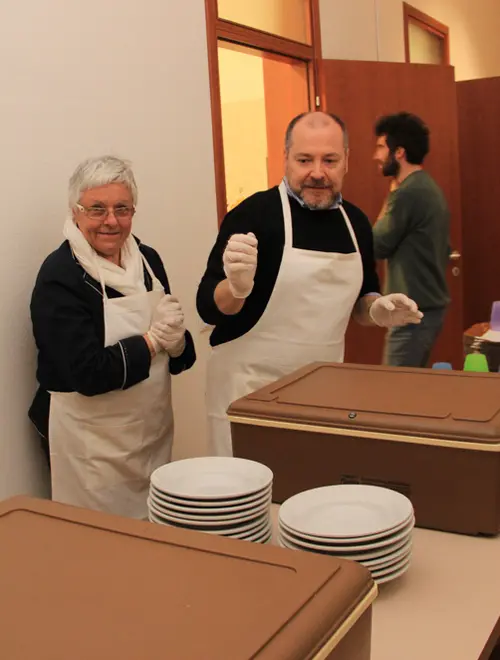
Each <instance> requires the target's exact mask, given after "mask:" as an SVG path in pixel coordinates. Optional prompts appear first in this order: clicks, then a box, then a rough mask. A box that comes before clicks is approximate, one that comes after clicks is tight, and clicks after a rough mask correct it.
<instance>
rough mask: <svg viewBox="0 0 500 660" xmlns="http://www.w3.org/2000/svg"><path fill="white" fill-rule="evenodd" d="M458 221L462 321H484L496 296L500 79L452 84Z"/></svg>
mask: <svg viewBox="0 0 500 660" xmlns="http://www.w3.org/2000/svg"><path fill="white" fill-rule="evenodd" d="M457 91H458V124H459V138H460V168H461V181H462V214H463V218H462V224H463V236H464V246H463V248H464V268H465V277H464V310H465V312H464V320H465V324H466V327H470V326H471V325H473V324H474V323H479V322H483V321H488V320H489V318H490V312H491V304H492V302H493V301H494V300H500V259H499V254H500V222H499V219H500V218H499V215H500V212H499V211H498V208H499V205H500V202H499V200H500V176H499V174H498V166H497V163H498V154H499V153H500V110H499V108H500V77H498V78H483V79H480V80H466V81H463V82H458V83H457Z"/></svg>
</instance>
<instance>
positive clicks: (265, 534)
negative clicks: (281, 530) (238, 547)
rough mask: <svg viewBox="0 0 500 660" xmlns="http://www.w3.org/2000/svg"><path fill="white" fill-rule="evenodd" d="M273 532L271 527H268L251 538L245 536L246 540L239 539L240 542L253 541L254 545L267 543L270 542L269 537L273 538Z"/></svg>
mask: <svg viewBox="0 0 500 660" xmlns="http://www.w3.org/2000/svg"><path fill="white" fill-rule="evenodd" d="M272 533H273V530H272V527H271V525H267V527H265V528H264V529H263V530H261V531H260V532H257V533H256V534H252V535H251V536H245V538H240V539H238V540H239V541H252V542H253V543H265V542H267V541H268V540H269V537H270V536H272Z"/></svg>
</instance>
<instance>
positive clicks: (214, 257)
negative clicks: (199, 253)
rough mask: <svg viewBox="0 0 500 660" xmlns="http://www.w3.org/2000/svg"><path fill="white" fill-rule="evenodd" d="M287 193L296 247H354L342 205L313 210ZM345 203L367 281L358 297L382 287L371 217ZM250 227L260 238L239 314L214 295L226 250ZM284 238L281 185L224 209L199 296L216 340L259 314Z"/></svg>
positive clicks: (233, 335) (241, 330)
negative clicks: (249, 288) (224, 307)
mask: <svg viewBox="0 0 500 660" xmlns="http://www.w3.org/2000/svg"><path fill="white" fill-rule="evenodd" d="M289 199H290V208H291V212H292V225H293V245H294V247H296V248H300V249H303V250H318V251H322V252H342V253H344V254H349V253H351V252H354V249H355V248H354V243H353V241H352V239H351V236H350V234H349V230H348V228H347V225H346V223H345V222H344V218H343V216H342V213H341V211H340V209H333V210H330V211H311V210H310V209H307V208H304V207H302V206H301V205H300V204H299V203H298V202H297V200H295V199H294V198H293V197H289ZM343 206H344V209H345V211H346V213H347V215H348V216H349V220H350V222H351V225H352V227H353V230H354V233H355V235H356V240H357V242H358V246H359V251H360V253H361V259H362V262H363V284H362V286H361V289H360V292H359V297H360V298H361V297H362V296H365V295H367V294H368V293H379V292H380V284H379V278H378V275H377V270H376V265H375V259H374V255H373V235H372V228H371V225H370V221H369V220H368V218H367V217H366V215H365V214H364V213H363V212H362V211H361V210H360V209H358V208H357V207H356V206H354V205H353V204H350V203H349V202H346V201H344V202H343ZM248 232H253V233H254V234H255V236H256V237H257V239H258V241H259V245H258V250H259V253H258V260H257V271H256V273H255V284H254V288H253V290H252V293H251V294H250V295H249V297H248V298H247V299H246V301H245V304H244V305H243V308H242V309H241V311H240V312H239V313H238V314H234V315H225V314H223V313H222V312H220V311H219V309H218V308H217V306H216V304H215V301H214V292H215V288H216V286H217V285H218V284H219V282H221V281H222V280H224V279H225V275H224V269H223V265H222V255H223V253H224V250H225V248H226V245H227V242H228V240H229V237H230V236H232V234H246V233H248ZM284 244H285V230H284V222H283V211H282V207H281V199H280V194H279V191H278V188H277V187H274V188H271V189H270V190H266V191H265V192H259V193H256V194H255V195H252V196H251V197H249V198H248V199H246V200H245V201H243V202H242V203H241V204H239V205H238V206H237V207H236V208H234V209H233V210H232V211H230V212H229V213H228V214H227V215H226V217H225V218H224V221H223V223H222V225H221V228H220V231H219V235H218V237H217V240H216V243H215V245H214V247H213V249H212V252H211V253H210V256H209V258H208V264H207V269H206V271H205V274H204V275H203V278H202V280H201V282H200V285H199V288H198V295H197V299H196V304H197V308H198V314H199V315H200V316H201V318H202V319H203V320H204V321H205V323H208V324H209V325H214V326H215V328H214V330H213V332H212V335H211V337H210V343H211V344H212V346H217V345H218V344H223V343H225V342H228V341H231V340H233V339H237V338H238V337H241V336H242V335H244V334H245V333H247V332H248V331H249V330H251V329H252V328H253V327H254V325H255V324H256V323H257V321H258V320H259V319H260V317H261V316H262V314H263V313H264V310H265V309H266V307H267V303H268V302H269V300H270V298H271V293H272V291H273V289H274V285H275V283H276V279H277V277H278V272H279V269H280V265H281V259H282V256H283V247H284Z"/></svg>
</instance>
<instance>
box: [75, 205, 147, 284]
mask: <svg viewBox="0 0 500 660" xmlns="http://www.w3.org/2000/svg"><path fill="white" fill-rule="evenodd" d="M63 233H64V237H65V238H67V239H68V241H69V244H70V246H71V249H72V250H73V252H74V254H75V257H76V258H77V259H78V261H79V263H80V264H81V266H82V267H83V269H84V270H85V271H86V272H87V273H88V274H89V275H90V276H91V277H93V278H94V279H95V280H97V281H98V282H102V283H103V284H104V285H105V286H108V287H110V288H111V289H115V291H119V292H120V293H121V294H123V295H124V296H131V295H134V294H136V293H145V292H146V285H145V284H144V264H143V260H142V255H141V252H140V250H139V246H138V245H137V241H136V240H135V238H134V237H133V236H132V234H130V235H129V237H128V238H127V240H126V241H125V243H124V244H123V247H122V249H121V252H120V261H121V264H122V265H121V267H120V266H117V265H116V264H114V263H112V262H111V261H109V260H108V259H104V258H103V257H101V256H99V255H98V254H97V252H96V251H95V250H94V249H93V248H92V246H91V245H90V243H89V242H88V241H87V239H86V238H85V236H84V235H83V234H82V232H81V231H80V230H79V229H78V227H77V226H76V224H75V222H74V220H73V217H72V215H71V214H70V215H68V217H67V218H66V222H65V224H64V230H63Z"/></svg>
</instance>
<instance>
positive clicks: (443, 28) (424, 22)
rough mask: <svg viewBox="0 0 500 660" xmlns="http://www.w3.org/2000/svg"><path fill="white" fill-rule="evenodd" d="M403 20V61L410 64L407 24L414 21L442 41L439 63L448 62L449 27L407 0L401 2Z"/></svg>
mask: <svg viewBox="0 0 500 660" xmlns="http://www.w3.org/2000/svg"><path fill="white" fill-rule="evenodd" d="M403 21H404V37H405V62H407V63H408V64H412V62H411V60H410V32H409V24H410V23H416V24H417V25H418V26H419V27H420V28H422V29H423V30H425V31H426V32H429V33H430V34H432V35H433V36H435V37H438V38H439V39H441V40H442V42H443V46H444V48H443V56H444V61H443V62H441V64H444V65H449V64H450V29H449V28H448V26H447V25H444V23H440V22H439V21H436V19H435V18H432V16H429V15H428V14H424V12H423V11H420V10H419V9H415V7H412V6H411V5H409V4H408V3H407V2H403Z"/></svg>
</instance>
